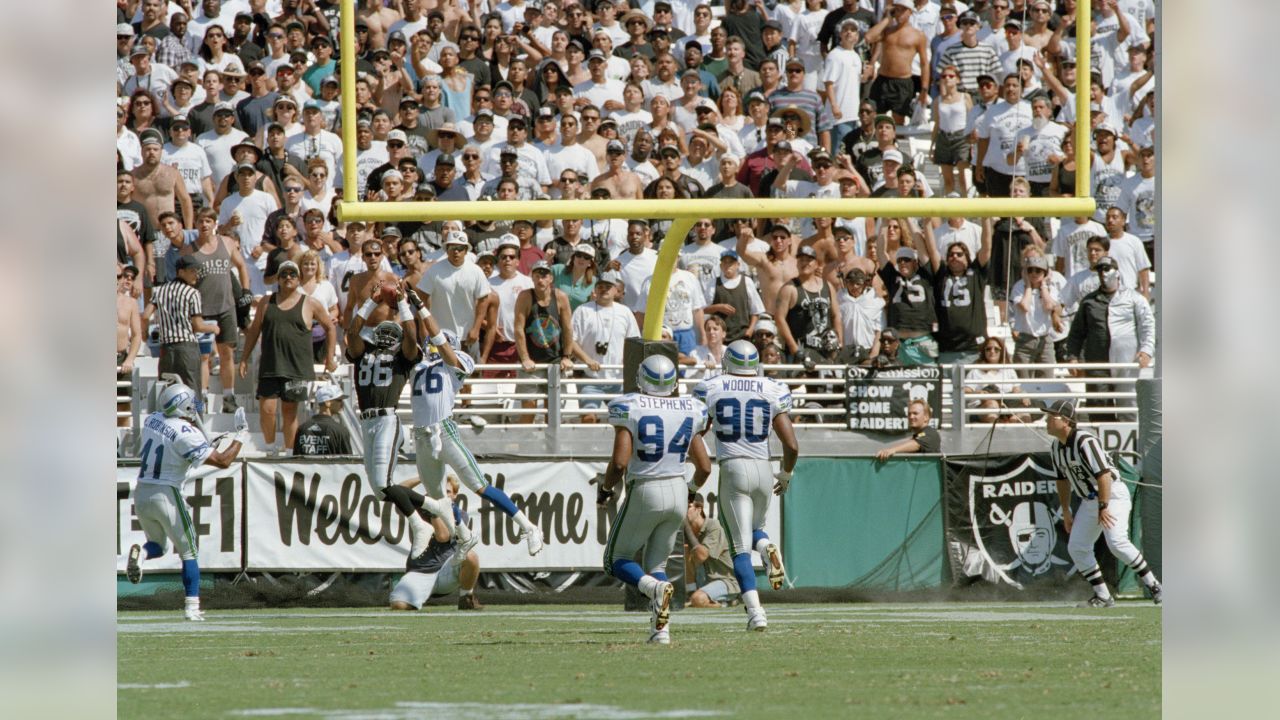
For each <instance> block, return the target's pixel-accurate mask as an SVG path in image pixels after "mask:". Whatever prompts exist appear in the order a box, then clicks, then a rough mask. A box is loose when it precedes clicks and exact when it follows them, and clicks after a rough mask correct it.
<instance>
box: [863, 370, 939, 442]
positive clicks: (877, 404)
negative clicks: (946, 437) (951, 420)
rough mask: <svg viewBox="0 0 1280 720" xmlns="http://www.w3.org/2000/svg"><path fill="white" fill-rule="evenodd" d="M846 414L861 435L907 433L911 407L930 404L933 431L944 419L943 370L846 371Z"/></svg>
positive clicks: (930, 421) (930, 422)
mask: <svg viewBox="0 0 1280 720" xmlns="http://www.w3.org/2000/svg"><path fill="white" fill-rule="evenodd" d="M844 387H845V399H844V406H845V410H846V411H847V412H848V414H849V429H850V430H857V431H859V432H882V433H904V432H907V430H908V427H907V405H909V404H910V403H911V401H913V400H924V401H925V402H927V403H929V409H930V411H931V412H932V414H933V417H931V418H930V419H929V425H930V426H931V427H934V428H937V427H938V418H940V417H942V369H941V368H939V367H938V366H937V365H918V366H915V367H907V368H867V367H860V366H857V365H850V366H849V367H848V368H846V369H845V384H844Z"/></svg>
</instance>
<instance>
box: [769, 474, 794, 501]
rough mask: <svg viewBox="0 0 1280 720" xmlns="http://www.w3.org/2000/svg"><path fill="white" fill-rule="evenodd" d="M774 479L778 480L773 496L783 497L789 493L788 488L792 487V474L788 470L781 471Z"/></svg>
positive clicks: (774, 486)
mask: <svg viewBox="0 0 1280 720" xmlns="http://www.w3.org/2000/svg"><path fill="white" fill-rule="evenodd" d="M773 479H774V480H777V482H775V483H774V484H773V494H774V495H781V494H782V493H784V492H786V491H787V487H788V486H790V485H791V473H789V472H787V471H786V470H780V471H778V472H776V473H774V475H773Z"/></svg>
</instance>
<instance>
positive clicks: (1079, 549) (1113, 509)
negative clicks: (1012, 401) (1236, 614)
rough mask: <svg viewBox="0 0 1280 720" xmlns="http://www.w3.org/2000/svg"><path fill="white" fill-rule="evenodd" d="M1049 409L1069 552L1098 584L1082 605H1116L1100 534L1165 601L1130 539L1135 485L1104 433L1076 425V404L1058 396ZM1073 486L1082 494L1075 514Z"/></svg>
mask: <svg viewBox="0 0 1280 720" xmlns="http://www.w3.org/2000/svg"><path fill="white" fill-rule="evenodd" d="M1045 413H1046V418H1045V422H1046V424H1047V426H1048V429H1049V435H1051V436H1052V437H1053V441H1052V443H1051V444H1050V447H1049V453H1050V455H1051V456H1052V458H1053V468H1054V471H1055V473H1056V474H1057V476H1058V502H1059V504H1060V505H1061V507H1062V523H1063V527H1065V528H1066V530H1067V533H1068V534H1069V539H1068V541H1067V552H1069V553H1070V554H1071V559H1072V560H1074V561H1075V565H1076V570H1077V571H1079V573H1080V574H1081V575H1082V576H1084V579H1085V580H1088V581H1089V584H1090V585H1092V586H1093V597H1091V598H1089V599H1088V600H1087V601H1085V602H1083V603H1081V604H1080V607H1095V608H1104V607H1112V606H1113V605H1115V604H1116V603H1115V600H1114V599H1112V597H1111V591H1110V590H1108V589H1107V581H1106V580H1104V579H1103V578H1102V568H1100V567H1098V560H1097V558H1095V557H1094V555H1093V546H1094V544H1095V543H1096V542H1097V541H1098V535H1099V534H1102V535H1104V536H1105V537H1106V539H1107V547H1108V548H1110V549H1111V554H1112V555H1115V556H1116V557H1117V558H1119V559H1120V560H1121V561H1123V562H1124V563H1125V564H1126V565H1128V566H1129V567H1131V568H1133V571H1134V572H1135V573H1137V574H1138V578H1139V579H1140V580H1142V583H1143V584H1144V585H1146V586H1147V589H1148V590H1150V591H1151V599H1152V600H1153V601H1155V604H1157V605H1159V604H1160V603H1161V602H1162V601H1163V600H1164V590H1163V588H1161V586H1160V581H1159V580H1157V579H1156V574H1155V573H1154V572H1152V571H1151V567H1150V566H1148V565H1147V561H1146V560H1145V559H1143V557H1142V553H1141V552H1139V551H1138V548H1136V547H1134V545H1133V543H1132V542H1129V510H1130V509H1131V508H1132V507H1133V502H1132V500H1131V499H1130V497H1129V488H1127V487H1126V486H1125V484H1124V482H1123V481H1121V480H1120V479H1119V473H1117V472H1116V468H1115V465H1113V464H1112V463H1111V460H1110V459H1109V458H1108V457H1107V453H1106V451H1104V450H1103V449H1102V443H1101V442H1099V441H1098V436H1096V435H1094V434H1093V433H1092V432H1090V431H1088V430H1082V429H1080V428H1078V427H1077V426H1076V406H1075V403H1072V402H1071V401H1070V400H1055V401H1054V402H1053V404H1051V405H1050V406H1049V407H1048V409H1046V410H1045ZM1063 478H1065V479H1063ZM1068 485H1070V487H1071V490H1072V491H1074V492H1075V494H1076V495H1078V496H1079V497H1080V506H1079V507H1077V508H1076V512H1075V515H1074V517H1073V516H1072V513H1071V495H1070V492H1069V491H1068V490H1067V487H1068Z"/></svg>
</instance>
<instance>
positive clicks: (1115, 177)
mask: <svg viewBox="0 0 1280 720" xmlns="http://www.w3.org/2000/svg"><path fill="white" fill-rule="evenodd" d="M1122 146H1123V143H1119V142H1117V143H1116V151H1115V154H1113V155H1112V156H1111V162H1107V161H1105V160H1103V159H1102V155H1101V154H1099V153H1096V152H1095V153H1094V154H1093V163H1092V164H1091V165H1090V166H1089V171H1090V172H1089V192H1090V194H1092V195H1093V197H1094V200H1095V201H1096V202H1097V206H1098V209H1097V210H1095V211H1094V213H1093V219H1094V220H1097V221H1098V222H1102V221H1103V220H1106V218H1107V210H1109V209H1110V208H1111V207H1112V206H1113V205H1118V204H1119V203H1120V191H1121V190H1122V189H1123V188H1124V184H1125V182H1127V180H1128V178H1127V177H1126V176H1125V164H1124V153H1123V151H1122V149H1121V148H1122Z"/></svg>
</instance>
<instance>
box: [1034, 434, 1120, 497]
mask: <svg viewBox="0 0 1280 720" xmlns="http://www.w3.org/2000/svg"><path fill="white" fill-rule="evenodd" d="M1049 455H1050V456H1051V457H1052V458H1053V468H1054V470H1055V471H1056V472H1057V473H1058V477H1061V478H1066V479H1067V481H1068V482H1070V483H1071V489H1072V490H1074V491H1075V493H1076V495H1079V496H1080V497H1082V498H1084V499H1093V498H1096V497H1097V496H1098V480H1097V478H1098V476H1099V475H1101V474H1102V473H1104V472H1109V473H1111V477H1112V480H1113V481H1115V480H1118V479H1119V477H1120V475H1119V473H1117V472H1116V467H1115V465H1113V464H1112V463H1111V459H1110V458H1108V457H1107V453H1106V451H1105V450H1103V449H1102V443H1101V442H1099V441H1098V436H1097V435H1094V434H1093V433H1091V432H1089V431H1088V430H1081V429H1079V428H1077V429H1075V430H1073V431H1072V432H1071V434H1070V435H1068V436H1067V441H1066V442H1065V443H1062V442H1058V439H1057V438H1054V439H1053V443H1052V444H1050V446H1049ZM1115 486H1116V483H1115V482H1113V483H1112V487H1113V488H1114V487H1115Z"/></svg>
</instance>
